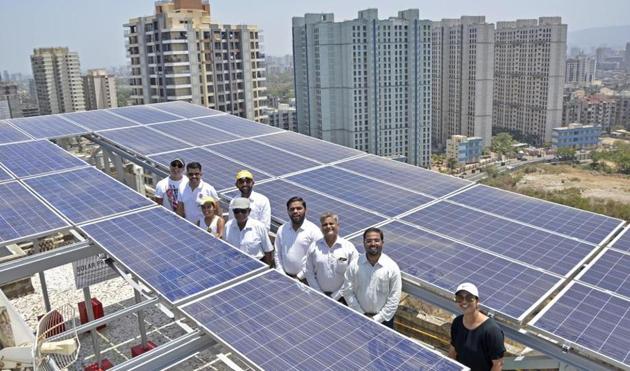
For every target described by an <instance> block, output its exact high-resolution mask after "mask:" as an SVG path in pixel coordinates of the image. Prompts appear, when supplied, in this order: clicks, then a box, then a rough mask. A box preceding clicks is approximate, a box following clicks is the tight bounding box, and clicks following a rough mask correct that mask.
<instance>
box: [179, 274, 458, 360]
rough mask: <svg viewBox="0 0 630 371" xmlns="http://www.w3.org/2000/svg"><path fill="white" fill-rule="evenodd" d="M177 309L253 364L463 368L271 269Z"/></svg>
mask: <svg viewBox="0 0 630 371" xmlns="http://www.w3.org/2000/svg"><path fill="white" fill-rule="evenodd" d="M269 292H274V295H273V296H271V295H267V293H269ZM282 298H286V300H282ZM181 310H182V311H183V312H184V313H185V314H187V315H188V316H189V317H190V318H191V319H192V320H193V321H194V322H196V323H197V324H198V325H199V326H200V327H201V328H203V329H204V330H205V331H206V332H208V333H209V334H210V335H211V336H212V337H214V338H216V339H217V340H219V341H220V342H221V343H223V344H224V345H226V346H227V347H229V348H231V349H232V350H234V352H235V353H237V354H238V355H239V357H240V358H242V359H244V360H246V362H247V363H248V364H249V365H250V366H252V367H254V368H259V369H269V370H276V369H286V370H307V369H308V370H335V369H341V368H348V369H379V370H380V369H394V368H397V369H427V370H428V369H432V370H438V369H439V370H451V369H452V370H460V369H465V367H464V366H462V365H461V364H459V363H457V362H456V361H453V360H451V359H449V358H447V357H445V356H443V355H442V354H440V353H438V352H437V351H435V350H433V349H429V348H428V347H425V346H423V345H420V344H418V343H416V342H413V341H412V340H411V339H409V338H407V337H405V336H404V335H401V334H399V333H397V332H395V331H393V330H392V329H389V328H387V327H385V326H381V325H379V324H377V323H375V322H374V321H372V320H370V319H369V318H366V317H365V316H363V315H362V314H360V313H357V312H355V311H353V310H352V309H350V308H348V307H346V306H342V305H340V304H339V303H336V302H335V301H334V300H332V299H330V298H328V297H326V296H325V295H323V294H321V293H319V292H316V291H315V290H312V289H310V288H307V287H306V286H303V285H301V284H300V283H297V282H295V281H294V280H291V279H290V278H289V277H286V276H284V275H282V274H280V273H278V272H277V271H275V270H268V271H266V272H263V273H261V274H259V275H256V276H254V277H251V278H248V279H247V280H245V281H243V282H241V283H239V284H236V285H234V286H232V287H229V288H226V289H224V290H220V291H218V292H216V293H214V294H211V295H207V296H204V297H201V298H199V299H197V300H195V301H193V302H191V303H189V304H187V305H184V306H182V307H181ZM212 310H215V312H212ZM204 311H205V312H204ZM324 317H325V318H324ZM296 323H297V325H295V324H296ZM323 323H325V324H324V325H323ZM232 324H234V325H232ZM236 325H238V328H237V327H235V326H236ZM427 359H428V360H427ZM425 360H427V363H423V362H425ZM388 362H391V363H388ZM429 362H434V363H429ZM342 366H343V367H342ZM405 366H406V367H405ZM427 366H428V367H427ZM398 367H399V368H398ZM429 367H430V368H429Z"/></svg>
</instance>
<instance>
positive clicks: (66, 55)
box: [31, 48, 85, 115]
mask: <svg viewBox="0 0 630 371" xmlns="http://www.w3.org/2000/svg"><path fill="white" fill-rule="evenodd" d="M31 66H32V68H33V78H34V79H35V84H36V85H37V102H38V104H39V111H40V114H42V115H49V114H53V113H63V112H74V111H84V110H85V97H84V95H83V81H82V80H81V68H80V66H79V54H77V53H76V52H71V51H69V50H68V48H39V49H35V50H34V51H33V55H31Z"/></svg>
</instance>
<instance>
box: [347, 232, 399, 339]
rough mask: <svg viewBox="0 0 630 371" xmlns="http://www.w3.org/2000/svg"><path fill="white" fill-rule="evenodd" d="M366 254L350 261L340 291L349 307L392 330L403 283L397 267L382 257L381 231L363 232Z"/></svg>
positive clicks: (394, 263) (390, 260)
mask: <svg viewBox="0 0 630 371" xmlns="http://www.w3.org/2000/svg"><path fill="white" fill-rule="evenodd" d="M363 246H364V247H365V255H362V256H360V257H359V259H357V260H356V261H354V262H352V264H350V266H349V267H348V269H347V270H346V273H345V279H344V284H343V287H342V289H341V291H342V294H343V297H344V298H345V299H346V302H347V303H348V306H349V307H350V308H352V309H354V310H356V311H357V312H360V313H364V314H365V315H366V316H369V317H371V318H372V319H373V320H374V321H376V322H380V323H382V324H384V325H385V326H387V327H390V328H394V315H395V314H396V310H397V309H398V304H399V303H400V292H401V290H402V280H401V277H400V269H399V268H398V264H396V262H394V261H393V260H392V259H391V258H390V257H389V256H387V255H385V254H383V231H381V230H380V229H378V228H368V229H366V230H365V232H364V233H363Z"/></svg>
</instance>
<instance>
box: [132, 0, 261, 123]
mask: <svg viewBox="0 0 630 371" xmlns="http://www.w3.org/2000/svg"><path fill="white" fill-rule="evenodd" d="M125 28H126V37H127V43H128V53H129V58H130V62H131V80H130V81H131V86H132V95H131V101H132V104H144V103H155V102H164V101H174V100H184V101H188V102H192V103H195V104H199V105H203V106H206V107H209V108H214V109H217V110H220V111H223V112H228V113H231V114H233V115H237V116H241V117H245V118H248V119H251V120H256V121H263V120H264V119H266V116H265V115H264V108H265V105H266V101H267V97H266V95H265V92H266V87H265V56H264V54H263V49H262V33H261V31H260V30H259V29H258V28H257V27H256V26H249V25H223V24H217V23H213V22H212V21H211V19H210V5H208V3H207V2H206V1H202V0H173V1H158V2H156V3H155V15H152V16H148V17H140V18H133V19H130V20H129V23H127V24H126V25H125Z"/></svg>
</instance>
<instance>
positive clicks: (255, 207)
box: [230, 170, 271, 231]
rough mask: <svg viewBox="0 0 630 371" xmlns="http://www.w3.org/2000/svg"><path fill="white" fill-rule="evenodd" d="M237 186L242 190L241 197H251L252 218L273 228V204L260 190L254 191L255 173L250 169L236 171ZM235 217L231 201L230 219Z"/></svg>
mask: <svg viewBox="0 0 630 371" xmlns="http://www.w3.org/2000/svg"><path fill="white" fill-rule="evenodd" d="M235 185H236V188H238V190H239V191H240V192H241V197H244V198H247V199H249V203H250V205H251V210H252V211H251V214H250V215H249V217H250V218H252V219H256V220H258V221H259V222H262V223H263V224H264V225H265V227H266V228H267V231H269V230H270V229H271V205H270V204H269V199H268V198H267V197H266V196H264V195H261V194H260V193H258V192H254V175H253V174H252V173H251V172H250V171H248V170H241V171H239V172H238V173H236V184H235ZM233 218H234V214H233V213H232V203H231V202H230V219H233Z"/></svg>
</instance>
